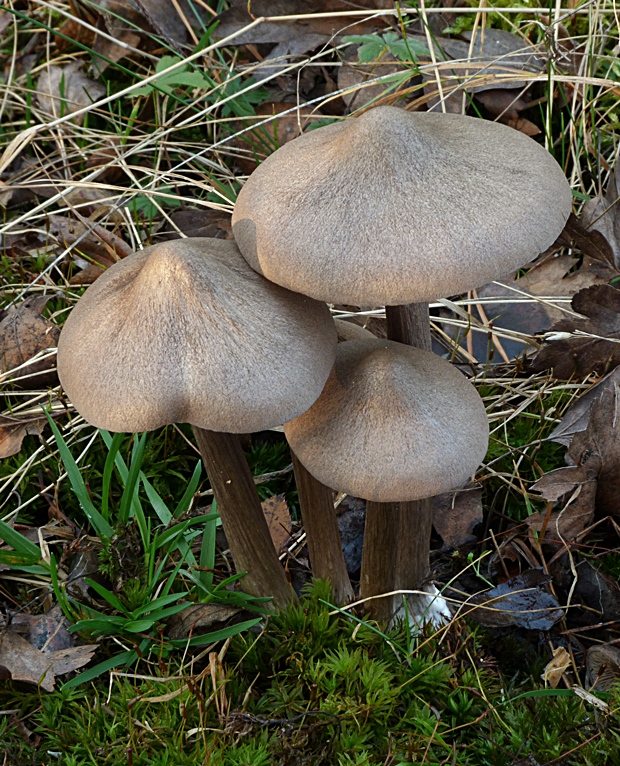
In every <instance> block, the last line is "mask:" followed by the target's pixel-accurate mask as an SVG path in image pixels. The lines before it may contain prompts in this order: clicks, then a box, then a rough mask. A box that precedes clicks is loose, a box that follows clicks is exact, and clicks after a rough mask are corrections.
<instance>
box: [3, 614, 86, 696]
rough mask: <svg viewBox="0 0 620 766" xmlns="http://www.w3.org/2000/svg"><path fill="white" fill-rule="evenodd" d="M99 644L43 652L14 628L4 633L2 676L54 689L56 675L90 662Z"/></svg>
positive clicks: (48, 689)
mask: <svg viewBox="0 0 620 766" xmlns="http://www.w3.org/2000/svg"><path fill="white" fill-rule="evenodd" d="M96 648H97V646H96V645H86V646H75V647H72V648H70V649H61V650H59V651H54V652H43V651H41V650H40V649H36V648H35V647H34V646H33V645H32V644H30V643H29V642H28V641H26V639H25V638H22V637H21V636H20V635H18V634H17V633H16V632H15V631H13V630H12V629H11V628H7V629H6V630H5V631H3V632H2V633H0V677H4V678H12V679H13V680H14V681H25V682H26V683H30V684H36V685H39V684H40V685H41V687H42V688H43V689H45V690H46V691H48V692H51V691H53V690H54V684H55V681H56V676H60V675H64V674H65V673H70V672H71V671H73V670H77V669H78V668H81V667H82V666H83V665H86V664H87V663H88V662H89V661H90V659H91V657H92V656H93V654H94V652H95V650H96Z"/></svg>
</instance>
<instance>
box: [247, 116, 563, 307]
mask: <svg viewBox="0 0 620 766" xmlns="http://www.w3.org/2000/svg"><path fill="white" fill-rule="evenodd" d="M571 199H572V198H571V190H570V187H569V185H568V183H567V181H566V178H565V177H564V173H563V172H562V170H561V168H560V167H559V165H558V164H557V162H556V161H555V160H554V159H553V157H552V156H551V155H550V154H549V153H548V152H547V151H546V150H545V149H544V148H543V147H542V146H540V145H539V144H537V143H536V142H535V141H534V140H532V139H531V138H528V137H527V136H525V135H524V134H523V133H519V132H518V131H516V130H514V129H513V128H510V127H507V126H505V125H499V124H497V123H495V122H488V121H486V120H481V119H477V118H473V117H463V116H461V115H456V114H435V113H430V112H406V111H404V110H403V109H398V108H396V107H389V106H383V107H377V108H375V109H371V110H369V111H367V112H365V113H364V114H362V115H361V116H360V117H357V118H354V119H348V120H345V121H343V122H339V123H335V124H333V125H328V126H326V127H323V128H318V129H317V130H313V131H310V132H308V133H306V134H304V135H303V136H300V137H299V138H297V139H295V140H294V141H291V142H290V143H288V144H286V145H285V146H283V147H281V148H280V149H278V150H277V151H276V152H274V154H272V155H271V156H270V157H269V158H268V159H266V160H265V161H264V162H263V163H262V165H260V166H259V167H258V168H257V169H256V170H255V171H254V173H252V175H251V176H250V177H249V179H248V180H247V182H246V184H245V186H244V187H243V189H242V190H241V192H240V194H239V198H238V201H237V204H236V206H235V210H234V213H233V218H232V222H233V233H234V235H235V239H236V241H237V244H238V245H239V249H240V250H241V252H242V253H243V255H244V257H245V258H246V260H247V261H248V263H249V264H250V266H252V268H253V269H255V270H256V271H258V272H259V274H264V276H266V277H267V279H269V280H271V281H272V282H275V283H277V284H279V285H282V286H283V287H287V288H289V289H290V290H295V292H300V293H303V294H304V295H310V296H311V297H313V298H317V299H318V300H324V301H327V302H328V303H346V304H352V305H356V306H360V305H366V306H367V305H401V304H406V303H418V302H428V301H431V300H434V299H436V298H438V297H446V296H449V295H454V294H457V293H461V292H463V291H465V290H468V289H472V288H475V287H478V286H481V285H483V284H485V283H487V282H489V281H491V280H493V279H497V278H499V277H501V276H503V275H506V274H508V273H510V272H511V271H513V270H514V269H516V268H519V267H521V266H524V265H525V264H526V263H529V261H531V260H532V259H533V258H534V257H535V256H537V255H538V254H539V253H541V252H542V251H544V250H545V249H546V248H547V247H549V245H551V244H552V243H553V242H554V241H555V239H556V238H557V237H558V235H559V234H560V232H561V231H562V228H563V227H564V224H565V222H566V219H567V218H568V215H569V213H570V210H571Z"/></svg>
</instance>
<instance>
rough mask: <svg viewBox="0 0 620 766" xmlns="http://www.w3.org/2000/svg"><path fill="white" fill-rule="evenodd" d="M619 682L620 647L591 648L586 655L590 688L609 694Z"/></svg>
mask: <svg viewBox="0 0 620 766" xmlns="http://www.w3.org/2000/svg"><path fill="white" fill-rule="evenodd" d="M618 681H620V647H618V646H613V645H612V644H598V645H595V646H591V647H590V648H589V649H588V651H587V654H586V684H587V686H588V688H589V689H596V691H599V692H608V691H610V689H611V687H612V686H613V685H614V684H617V683H618Z"/></svg>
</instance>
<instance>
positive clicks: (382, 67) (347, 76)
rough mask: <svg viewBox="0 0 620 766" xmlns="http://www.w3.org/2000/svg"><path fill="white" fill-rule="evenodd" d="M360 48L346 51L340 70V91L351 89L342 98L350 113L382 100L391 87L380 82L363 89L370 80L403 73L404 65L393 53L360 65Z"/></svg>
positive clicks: (354, 47)
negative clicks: (379, 99)
mask: <svg viewBox="0 0 620 766" xmlns="http://www.w3.org/2000/svg"><path fill="white" fill-rule="evenodd" d="M358 50H359V46H352V47H351V48H349V49H347V50H346V51H345V56H344V61H343V62H342V63H343V65H342V66H341V67H340V68H339V69H338V89H342V88H350V90H349V91H348V92H347V93H343V94H342V96H341V98H342V100H343V101H344V102H345V104H346V105H347V106H348V107H349V111H350V112H354V111H355V110H357V109H361V108H362V107H363V106H366V104H369V103H370V102H371V101H375V100H376V99H378V98H380V97H381V96H382V95H383V94H384V93H385V91H386V89H387V88H389V87H390V85H391V83H390V82H389V81H387V82H378V83H374V84H373V85H368V86H366V87H362V86H363V85H364V83H366V82H368V81H369V80H375V79H376V78H377V77H385V76H386V75H395V74H398V73H399V72H402V71H403V64H402V63H401V62H399V61H398V59H396V58H394V56H393V55H392V54H391V53H385V54H384V55H383V56H381V58H380V59H377V60H375V61H370V62H368V63H364V64H360V63H359V60H358V53H357V52H358Z"/></svg>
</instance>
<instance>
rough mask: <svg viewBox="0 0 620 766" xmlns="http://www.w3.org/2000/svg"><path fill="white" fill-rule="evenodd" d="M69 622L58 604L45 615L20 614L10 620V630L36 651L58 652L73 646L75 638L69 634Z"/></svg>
mask: <svg viewBox="0 0 620 766" xmlns="http://www.w3.org/2000/svg"><path fill="white" fill-rule="evenodd" d="M69 626H70V623H69V620H67V618H66V617H65V616H64V615H63V613H62V609H61V608H60V606H59V605H58V604H56V605H55V606H53V607H52V608H51V609H50V610H49V612H46V613H45V614H37V615H34V614H27V613H26V612H20V613H18V614H16V615H14V617H13V618H12V620H11V629H12V630H14V631H15V632H16V633H19V634H20V635H22V636H23V637H24V638H27V639H28V641H29V642H30V643H31V644H32V646H34V647H35V648H36V649H40V650H41V651H44V652H47V653H49V652H58V651H62V650H64V649H71V648H72V647H74V646H75V636H74V635H73V634H72V633H69V630H68V628H69Z"/></svg>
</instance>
